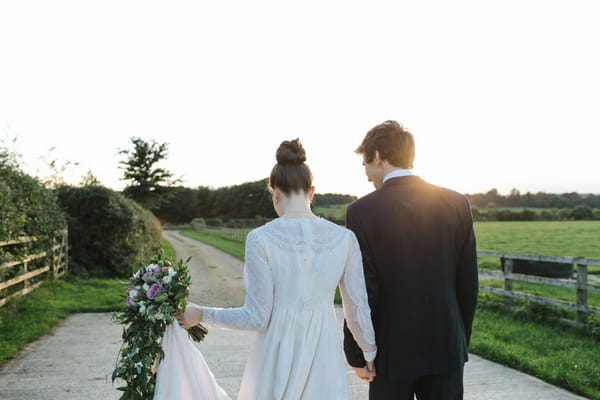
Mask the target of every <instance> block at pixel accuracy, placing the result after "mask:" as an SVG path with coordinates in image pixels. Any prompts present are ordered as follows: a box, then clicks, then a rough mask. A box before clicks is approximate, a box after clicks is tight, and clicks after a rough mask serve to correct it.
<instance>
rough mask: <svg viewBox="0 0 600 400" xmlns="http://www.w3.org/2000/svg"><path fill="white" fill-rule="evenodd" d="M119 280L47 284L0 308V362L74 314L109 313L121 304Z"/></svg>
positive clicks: (50, 282) (122, 296)
mask: <svg viewBox="0 0 600 400" xmlns="http://www.w3.org/2000/svg"><path fill="white" fill-rule="evenodd" d="M124 293H125V292H124V288H123V285H122V284H121V281H120V280H118V279H76V278H65V279H60V280H56V281H48V282H46V283H44V284H43V285H42V286H40V287H39V288H38V289H36V290H34V291H33V292H32V293H29V294H28V295H26V296H23V297H19V298H17V299H14V300H12V301H10V302H9V303H7V304H6V305H5V306H4V307H2V308H0V362H2V361H4V360H6V359H8V358H11V357H14V356H15V354H17V352H18V351H19V350H20V349H21V348H23V347H24V346H25V345H26V344H28V343H29V342H32V341H34V340H36V339H38V338H40V337H42V336H44V335H45V334H46V333H48V332H49V331H50V330H51V329H52V328H53V327H55V326H56V325H57V324H58V323H59V322H60V321H61V320H62V319H63V318H65V317H67V316H68V315H69V314H71V313H76V312H110V311H116V310H118V309H119V308H120V307H122V305H123V298H124Z"/></svg>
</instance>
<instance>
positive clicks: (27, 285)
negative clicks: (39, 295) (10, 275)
mask: <svg viewBox="0 0 600 400" xmlns="http://www.w3.org/2000/svg"><path fill="white" fill-rule="evenodd" d="M27 264H29V261H25V262H24V263H23V274H26V273H27V272H29V267H28V266H27ZM29 286H30V283H29V279H25V280H24V281H23V289H26V288H28V287H29Z"/></svg>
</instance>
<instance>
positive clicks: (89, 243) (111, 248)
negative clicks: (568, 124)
mask: <svg viewBox="0 0 600 400" xmlns="http://www.w3.org/2000/svg"><path fill="white" fill-rule="evenodd" d="M57 195H58V200H59V203H60V205H61V207H62V208H63V209H64V211H65V213H66V214H67V216H68V223H69V256H70V264H69V266H70V270H71V272H73V273H74V274H77V275H80V276H84V277H86V276H92V277H128V276H130V275H131V273H132V272H133V271H135V270H137V268H138V267H139V265H140V262H141V261H142V260H145V259H149V258H150V257H151V256H152V254H154V253H155V252H156V250H157V249H158V248H159V247H160V241H161V228H160V224H159V222H158V220H157V219H156V218H155V217H154V216H153V215H152V214H151V213H150V212H149V211H147V210H145V209H144V208H142V207H141V206H140V205H139V204H137V203H136V202H134V201H132V200H129V199H127V198H125V197H124V196H122V195H120V194H118V193H116V192H114V191H112V190H110V189H108V188H105V187H102V186H84V187H71V186H63V187H60V188H58V189H57Z"/></svg>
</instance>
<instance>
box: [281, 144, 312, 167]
mask: <svg viewBox="0 0 600 400" xmlns="http://www.w3.org/2000/svg"><path fill="white" fill-rule="evenodd" d="M275 158H277V162H278V163H279V164H284V165H298V164H302V163H303V162H305V161H306V151H304V147H302V143H301V142H300V139H294V140H286V141H284V142H282V143H281V144H280V145H279V148H278V149H277V153H276V154H275Z"/></svg>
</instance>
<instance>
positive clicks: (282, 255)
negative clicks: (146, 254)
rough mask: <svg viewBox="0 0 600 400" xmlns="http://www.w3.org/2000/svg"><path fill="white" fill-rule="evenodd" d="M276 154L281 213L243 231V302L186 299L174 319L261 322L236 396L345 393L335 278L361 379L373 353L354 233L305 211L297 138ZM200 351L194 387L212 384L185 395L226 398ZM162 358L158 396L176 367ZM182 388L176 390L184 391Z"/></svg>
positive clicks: (305, 173)
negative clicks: (361, 362) (224, 304)
mask: <svg viewBox="0 0 600 400" xmlns="http://www.w3.org/2000/svg"><path fill="white" fill-rule="evenodd" d="M276 158H277V164H276V165H275V166H274V167H273V169H272V171H271V176H270V179H269V190H270V192H271V195H272V200H273V206H274V208H275V211H276V212H277V214H278V215H279V218H276V219H275V220H273V221H271V222H269V223H267V224H265V225H263V226H261V227H259V228H257V229H255V230H253V231H252V232H250V234H249V235H248V237H247V239H246V257H245V264H244V280H245V284H246V291H247V294H246V300H245V304H244V305H243V306H242V307H240V308H226V309H223V308H213V307H201V306H198V305H196V304H193V303H190V304H188V307H187V309H186V311H185V313H183V314H179V315H177V320H178V321H179V324H180V325H181V326H182V327H184V328H188V327H191V326H193V325H196V324H198V323H200V322H206V323H207V324H209V325H212V326H216V327H224V328H231V329H246V330H253V331H256V332H257V333H256V337H255V339H254V342H253V344H252V346H251V349H250V352H249V356H248V361H247V364H246V368H245V370H244V376H243V378H242V384H241V388H240V392H239V395H238V399H239V400H246V399H250V400H265V399H286V400H292V399H304V400H311V399H319V400H320V399H328V400H335V399H340V400H341V399H348V398H349V392H348V382H347V377H346V373H345V364H344V359H343V355H342V345H341V340H340V335H339V333H338V329H337V323H336V318H335V311H334V308H333V296H334V293H335V289H336V287H337V286H338V285H339V287H340V292H341V295H342V302H343V307H344V317H345V319H346V322H347V324H348V327H349V329H350V331H351V332H352V335H353V336H354V338H355V339H356V341H357V343H358V344H359V346H360V348H361V349H362V351H363V354H364V357H365V360H367V365H366V367H365V368H364V369H357V371H356V372H357V374H358V375H359V377H361V378H362V379H363V380H366V381H371V380H372V379H373V377H374V376H375V371H374V367H373V360H374V359H375V356H376V353H377V347H376V345H375V335H374V331H373V326H372V323H371V315H370V309H369V305H368V302H367V293H366V289H365V281H364V275H363V268H362V259H361V253H360V250H359V246H358V242H357V240H356V238H355V236H354V234H353V233H352V232H351V231H349V230H347V229H345V228H342V227H340V226H338V225H335V224H333V223H331V222H329V221H327V220H324V219H321V218H318V217H316V216H315V215H314V214H313V213H312V212H311V210H310V202H311V200H312V197H313V194H314V187H313V186H312V173H311V171H310V169H309V167H308V166H307V165H306V164H305V161H306V153H305V151H304V149H303V147H302V144H301V143H300V141H299V140H298V139H296V140H292V141H284V142H283V143H281V145H280V146H279V148H278V150H277V153H276ZM176 328H177V330H175V329H173V330H171V331H168V332H167V334H168V335H165V338H164V342H165V343H166V345H167V346H169V345H170V344H169V343H171V342H174V341H175V336H176V335H175V332H179V333H178V335H181V334H182V333H183V332H185V331H183V330H181V329H179V327H176ZM174 331H175V332H174ZM188 346H189V344H188ZM192 347H193V346H192ZM170 351H171V352H172V351H173V349H171V350H170ZM165 354H166V356H165V360H164V361H165V362H167V361H169V360H171V363H172V362H173V358H175V357H180V358H185V357H188V358H189V357H192V356H190V355H189V354H190V353H189V352H187V353H185V354H178V355H176V356H171V357H169V355H170V353H169V349H165ZM196 357H197V358H198V359H199V360H198V363H197V366H196V368H200V369H201V370H202V376H203V380H199V379H197V378H195V379H196V381H197V382H198V383H197V386H198V391H204V393H206V391H207V387H208V388H209V389H210V391H211V394H208V395H202V393H198V392H194V393H192V392H190V394H189V396H190V397H189V398H192V397H193V398H201V399H203V398H211V399H212V398H215V399H226V398H228V397H227V396H226V395H225V393H224V392H223V391H222V389H221V388H220V387H219V386H218V385H216V383H214V378H213V376H212V374H211V373H210V371H209V370H208V367H207V366H206V364H205V363H204V360H203V359H202V355H201V354H200V353H199V352H197V356H196ZM165 362H163V363H161V365H160V366H159V371H158V376H157V391H156V393H157V396H156V397H155V399H156V398H174V397H168V394H166V389H165V388H167V387H168V386H169V385H168V384H166V382H165V379H167V378H165V377H166V376H168V375H171V376H173V378H172V379H171V380H173V379H177V374H175V375H173V374H172V372H173V371H166V370H165V368H168V365H169V364H168V363H165ZM163 364H165V365H163ZM161 369H162V371H161ZM185 370H186V371H187V369H185ZM187 373H188V374H189V372H187ZM195 373H196V374H197V373H198V369H196V370H195ZM179 379H182V377H181V376H180V377H179ZM171 386H174V385H171ZM173 390H175V389H173ZM161 393H162V394H161ZM178 393H179V394H178V397H177V398H182V397H181V392H178ZM183 398H184V399H187V398H188V397H183Z"/></svg>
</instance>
